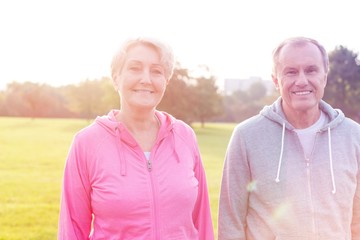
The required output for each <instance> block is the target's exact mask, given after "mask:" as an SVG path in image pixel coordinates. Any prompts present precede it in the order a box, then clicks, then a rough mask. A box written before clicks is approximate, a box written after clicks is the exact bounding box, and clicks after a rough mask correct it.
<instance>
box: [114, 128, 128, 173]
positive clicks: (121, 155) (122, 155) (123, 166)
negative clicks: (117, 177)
mask: <svg viewBox="0 0 360 240" xmlns="http://www.w3.org/2000/svg"><path fill="white" fill-rule="evenodd" d="M115 131H116V136H117V137H118V139H119V144H116V150H117V152H118V156H119V158H120V174H121V176H125V175H126V161H125V153H124V151H123V149H122V151H120V149H119V148H120V145H122V143H121V139H120V133H119V128H117V127H116V129H115Z"/></svg>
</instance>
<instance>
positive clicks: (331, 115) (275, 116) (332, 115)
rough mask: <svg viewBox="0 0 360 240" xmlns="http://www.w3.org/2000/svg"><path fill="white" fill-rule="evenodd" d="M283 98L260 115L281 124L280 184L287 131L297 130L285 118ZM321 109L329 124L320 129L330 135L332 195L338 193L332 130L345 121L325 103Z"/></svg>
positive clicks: (339, 113) (342, 114)
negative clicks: (333, 157)
mask: <svg viewBox="0 0 360 240" xmlns="http://www.w3.org/2000/svg"><path fill="white" fill-rule="evenodd" d="M281 101H282V98H281V97H279V98H278V99H277V100H276V101H275V102H274V103H273V104H272V105H270V106H265V107H264V108H263V109H262V110H261V111H260V115H262V116H264V117H265V118H268V119H269V120H271V121H273V122H275V123H276V124H279V125H280V126H281V128H282V131H281V143H279V144H280V146H281V147H280V156H279V163H278V169H277V173H276V178H275V182H280V172H281V164H282V160H283V152H284V143H285V140H286V139H285V133H286V129H287V130H289V131H293V130H294V129H295V128H294V126H292V125H291V124H290V123H289V122H288V121H287V119H286V118H285V115H284V112H283V111H282V107H281ZM319 108H320V109H321V110H322V111H323V112H324V113H325V115H326V116H327V118H328V119H329V122H328V123H327V124H325V126H323V127H322V128H321V129H320V132H324V131H327V135H328V149H329V153H328V154H329V165H330V172H331V182H332V187H333V189H332V193H333V194H335V193H336V183H335V176H334V169H333V159H332V142H331V130H332V129H333V128H335V127H336V126H338V125H339V124H340V123H341V122H342V121H344V119H345V115H344V113H343V112H342V111H341V110H340V109H334V108H332V107H331V106H330V105H329V104H327V103H326V102H325V101H323V100H321V101H320V103H319Z"/></svg>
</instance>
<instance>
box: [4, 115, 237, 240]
mask: <svg viewBox="0 0 360 240" xmlns="http://www.w3.org/2000/svg"><path fill="white" fill-rule="evenodd" d="M88 124H89V122H88V121H86V120H79V119H28V118H0V240H15V239H16V240H18V239H21V240H27V239H32V240H51V239H56V235H57V220H58V214H59V201H60V191H61V181H62V174H63V168H64V163H65V158H66V155H67V151H68V149H69V146H70V144H71V140H72V137H73V135H74V133H75V132H76V131H78V130H79V129H81V128H82V127H84V126H86V125H88ZM233 127H234V124H213V123H211V124H210V123H209V124H206V125H205V128H200V125H197V124H194V129H195V131H196V134H197V136H198V141H199V145H200V150H201V154H202V158H203V161H204V166H205V169H206V174H207V178H208V185H209V192H210V201H211V208H212V215H213V222H214V226H215V229H216V227H217V205H218V196H219V187H220V179H221V171H222V166H223V158H224V154H225V150H226V145H227V143H228V141H229V138H230V135H231V131H232V129H233Z"/></svg>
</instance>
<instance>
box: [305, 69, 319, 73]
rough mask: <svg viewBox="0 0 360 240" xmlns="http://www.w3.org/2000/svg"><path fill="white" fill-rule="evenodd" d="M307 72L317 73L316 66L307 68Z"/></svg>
mask: <svg viewBox="0 0 360 240" xmlns="http://www.w3.org/2000/svg"><path fill="white" fill-rule="evenodd" d="M306 73H308V74H314V73H317V70H316V69H315V68H310V69H307V70H306Z"/></svg>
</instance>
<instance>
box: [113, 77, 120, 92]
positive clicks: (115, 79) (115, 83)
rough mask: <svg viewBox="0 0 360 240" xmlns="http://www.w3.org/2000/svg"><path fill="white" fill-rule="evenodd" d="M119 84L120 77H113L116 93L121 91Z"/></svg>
mask: <svg viewBox="0 0 360 240" xmlns="http://www.w3.org/2000/svg"><path fill="white" fill-rule="evenodd" d="M118 82H119V81H118V76H113V77H112V83H113V86H114V89H115V91H118V90H119V83H118Z"/></svg>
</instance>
